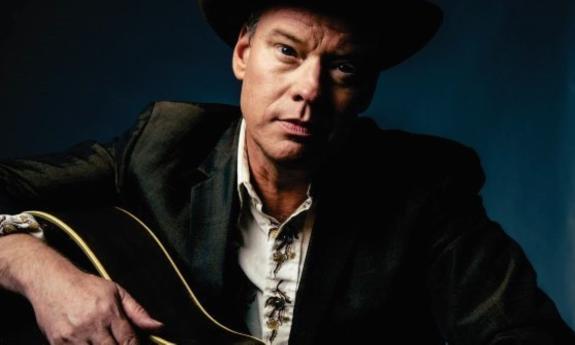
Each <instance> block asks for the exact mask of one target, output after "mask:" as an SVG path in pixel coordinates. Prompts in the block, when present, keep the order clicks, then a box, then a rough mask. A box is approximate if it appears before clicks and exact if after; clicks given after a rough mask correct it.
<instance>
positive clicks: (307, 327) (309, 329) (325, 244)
mask: <svg viewBox="0 0 575 345" xmlns="http://www.w3.org/2000/svg"><path fill="white" fill-rule="evenodd" d="M316 200H317V207H316V210H317V213H316V222H315V225H314V228H313V231H312V234H311V238H310V244H309V248H308V254H307V258H306V262H305V265H304V271H303V273H302V278H301V281H300V286H299V288H298V291H297V295H296V302H295V309H294V317H293V321H294V323H293V325H292V329H291V333H290V341H289V343H290V344H298V345H307V344H315V343H317V342H316V340H317V341H321V338H316V336H318V335H317V330H318V329H319V328H320V323H321V322H322V320H323V319H324V317H325V315H326V313H327V312H328V307H329V306H330V305H331V304H332V303H334V301H333V297H334V292H335V289H336V288H337V287H338V285H339V284H338V282H339V281H340V279H339V278H340V277H341V276H342V272H343V271H344V267H345V266H346V262H347V261H348V260H349V258H350V255H351V253H352V252H353V248H354V244H355V242H356V238H357V231H353V228H352V227H353V224H351V221H350V219H349V218H348V217H334V215H345V214H346V210H345V209H343V205H344V203H342V202H341V199H340V198H338V197H336V196H335V195H330V193H329V191H327V190H323V191H321V192H320V194H318V198H317V199H316ZM335 200H339V203H338V202H335ZM350 230H351V231H350ZM318 277H321V278H320V279H318ZM335 302H336V301H335Z"/></svg>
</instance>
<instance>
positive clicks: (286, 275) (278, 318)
mask: <svg viewBox="0 0 575 345" xmlns="http://www.w3.org/2000/svg"><path fill="white" fill-rule="evenodd" d="M245 131H246V129H245V122H244V120H243V119H242V123H241V129H240V138H239V143H238V153H237V154H238V169H237V174H238V175H237V176H238V186H237V189H238V193H239V199H240V218H239V222H238V225H239V230H240V233H241V236H242V239H243V241H242V245H241V247H240V248H239V251H238V260H239V265H240V267H241V268H242V270H243V271H244V273H245V275H246V276H247V277H248V279H249V280H250V281H251V282H252V283H253V284H254V286H255V287H256V288H257V291H256V298H255V299H254V300H253V302H252V303H251V304H250V306H249V308H248V310H247V312H246V315H245V320H246V323H247V325H248V329H249V330H250V332H251V334H252V335H254V336H256V337H259V338H262V339H263V340H264V341H265V342H266V344H273V345H287V343H288V339H289V334H290V330H291V325H292V319H293V310H294V304H295V302H296V301H295V297H296V291H297V288H298V286H299V281H300V278H301V272H302V270H303V264H304V261H305V257H306V252H307V247H308V245H309V238H310V234H311V229H312V227H313V220H314V210H313V208H312V206H313V202H312V197H311V196H310V188H309V187H308V192H307V199H306V200H305V201H304V202H303V203H302V204H301V205H300V206H299V207H298V208H297V209H296V211H295V212H294V213H292V214H291V215H290V216H289V217H288V218H287V219H286V221H285V222H283V223H282V224H280V223H279V222H278V221H277V220H276V219H275V218H273V217H271V216H269V215H267V214H266V213H264V212H263V204H262V202H261V199H260V197H259V196H258V195H257V193H256V192H255V189H254V188H253V186H252V184H251V182H250V169H249V165H248V156H247V151H246V147H245ZM266 302H267V303H266Z"/></svg>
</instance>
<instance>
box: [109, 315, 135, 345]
mask: <svg viewBox="0 0 575 345" xmlns="http://www.w3.org/2000/svg"><path fill="white" fill-rule="evenodd" d="M111 331H112V334H113V336H114V338H115V339H116V341H117V342H118V344H120V345H139V342H138V338H137V337H136V333H134V330H133V329H132V326H131V325H130V323H129V322H128V320H126V319H121V320H119V321H116V322H114V323H112V325H111Z"/></svg>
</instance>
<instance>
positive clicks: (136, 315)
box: [116, 284, 164, 330]
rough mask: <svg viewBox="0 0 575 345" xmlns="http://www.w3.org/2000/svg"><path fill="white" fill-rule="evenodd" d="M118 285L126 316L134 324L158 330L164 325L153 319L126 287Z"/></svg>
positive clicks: (146, 328)
mask: <svg viewBox="0 0 575 345" xmlns="http://www.w3.org/2000/svg"><path fill="white" fill-rule="evenodd" d="M116 286H117V287H118V292H119V294H120V300H121V302H122V307H123V308H124V311H125V312H126V316H127V317H128V319H130V321H131V322H132V323H133V324H134V325H136V326H138V327H139V328H142V329H145V330H156V329H159V328H160V327H162V326H163V325H164V324H163V323H161V322H160V321H158V320H155V319H153V318H152V317H151V316H150V314H148V312H147V311H146V310H145V309H144V307H142V306H141V305H140V304H139V303H138V302H136V300H135V299H134V298H133V297H132V296H131V295H130V294H129V293H128V291H126V290H124V288H123V287H121V286H120V285H118V284H116Z"/></svg>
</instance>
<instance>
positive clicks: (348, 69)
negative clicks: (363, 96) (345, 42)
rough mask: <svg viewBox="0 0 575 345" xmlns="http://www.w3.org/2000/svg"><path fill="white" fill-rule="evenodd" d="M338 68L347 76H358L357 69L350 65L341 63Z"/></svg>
mask: <svg viewBox="0 0 575 345" xmlns="http://www.w3.org/2000/svg"><path fill="white" fill-rule="evenodd" d="M336 67H337V69H338V70H339V71H340V72H343V73H345V74H350V75H353V74H357V68H356V67H355V66H354V65H352V64H350V63H339V64H337V66H336Z"/></svg>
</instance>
